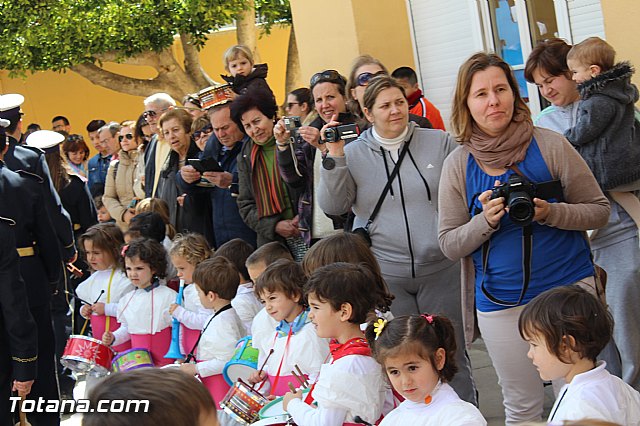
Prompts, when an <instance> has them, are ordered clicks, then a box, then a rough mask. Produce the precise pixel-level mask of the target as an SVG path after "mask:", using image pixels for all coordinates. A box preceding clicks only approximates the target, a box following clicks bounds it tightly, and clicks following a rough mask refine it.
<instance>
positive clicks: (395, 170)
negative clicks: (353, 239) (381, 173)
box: [365, 134, 413, 231]
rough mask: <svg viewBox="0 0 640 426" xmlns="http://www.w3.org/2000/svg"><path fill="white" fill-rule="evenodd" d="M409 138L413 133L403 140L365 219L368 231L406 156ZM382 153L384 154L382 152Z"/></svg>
mask: <svg viewBox="0 0 640 426" xmlns="http://www.w3.org/2000/svg"><path fill="white" fill-rule="evenodd" d="M411 139H413V134H411V137H410V138H409V140H408V141H407V142H405V144H404V146H403V147H402V151H400V155H399V156H398V161H397V162H396V165H395V166H394V167H393V171H392V172H391V175H390V176H389V179H387V184H386V185H385V186H384V189H383V190H382V194H380V198H378V202H377V203H376V206H375V207H374V209H373V212H371V216H369V220H367V225H366V226H365V229H366V230H367V231H369V225H371V224H372V223H373V220H374V219H375V218H376V216H377V215H378V212H379V211H380V208H381V207H382V203H383V202H384V199H385V198H386V197H387V192H389V189H391V184H392V183H393V180H394V179H395V178H396V176H398V173H399V172H400V165H401V164H402V160H403V159H404V157H405V156H406V154H407V151H409V143H411ZM382 155H384V153H383V154H382Z"/></svg>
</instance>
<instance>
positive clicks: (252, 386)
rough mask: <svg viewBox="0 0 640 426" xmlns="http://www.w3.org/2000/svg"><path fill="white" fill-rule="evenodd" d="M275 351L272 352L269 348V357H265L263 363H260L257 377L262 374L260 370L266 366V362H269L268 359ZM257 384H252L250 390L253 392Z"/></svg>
mask: <svg viewBox="0 0 640 426" xmlns="http://www.w3.org/2000/svg"><path fill="white" fill-rule="evenodd" d="M274 352H275V351H274V350H273V348H271V350H270V351H269V355H267V358H265V360H264V362H263V363H262V366H261V367H260V370H258V377H260V374H261V373H262V370H264V366H265V365H267V361H269V358H271V355H272V354H273V353H274ZM256 384H257V383H254V384H253V385H251V389H252V390H253V388H254V387H255V386H256Z"/></svg>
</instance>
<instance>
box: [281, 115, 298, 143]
mask: <svg viewBox="0 0 640 426" xmlns="http://www.w3.org/2000/svg"><path fill="white" fill-rule="evenodd" d="M282 121H283V122H284V128H285V129H287V130H288V131H289V133H290V134H291V139H292V140H293V141H294V142H296V141H298V139H299V138H298V128H300V127H302V122H301V121H300V117H298V116H297V115H292V116H289V117H282Z"/></svg>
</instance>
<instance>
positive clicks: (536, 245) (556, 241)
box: [467, 139, 594, 312]
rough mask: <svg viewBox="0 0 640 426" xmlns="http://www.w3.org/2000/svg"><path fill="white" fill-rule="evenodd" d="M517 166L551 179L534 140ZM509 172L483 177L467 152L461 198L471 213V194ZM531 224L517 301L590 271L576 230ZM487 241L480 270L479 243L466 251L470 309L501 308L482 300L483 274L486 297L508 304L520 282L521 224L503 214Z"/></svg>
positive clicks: (536, 176)
mask: <svg viewBox="0 0 640 426" xmlns="http://www.w3.org/2000/svg"><path fill="white" fill-rule="evenodd" d="M518 169H520V171H521V172H522V174H523V175H524V176H526V177H527V179H529V181H531V182H535V183H541V182H546V181H550V180H553V177H552V176H551V173H550V172H549V169H548V168H547V165H546V163H545V162H544V159H543V158H542V154H541V152H540V149H539V148H538V144H537V143H536V141H535V139H534V140H532V142H531V144H530V145H529V148H528V149H527V154H526V156H525V159H524V160H523V161H522V162H520V163H518ZM514 173H515V172H514V171H513V170H510V169H509V170H507V171H506V172H505V173H504V174H502V175H501V176H489V175H488V174H486V173H485V172H484V171H483V170H482V169H481V168H480V166H479V165H478V164H477V163H476V161H475V158H474V157H473V156H472V155H469V160H468V162H467V199H468V200H473V201H472V202H473V203H474V206H473V209H472V212H471V214H476V213H477V214H482V205H481V203H480V202H479V201H478V200H477V197H474V195H475V194H478V193H481V192H484V191H486V190H487V189H490V188H493V186H494V183H495V181H496V180H499V181H500V182H507V181H508V180H509V176H511V175H512V174H514ZM547 201H549V202H556V200H547ZM505 202H506V200H505ZM478 209H479V210H478ZM532 228H533V229H532V231H533V237H532V238H533V249H532V252H531V253H532V254H531V277H530V281H529V287H528V289H527V292H526V294H525V296H524V298H523V300H522V302H521V304H523V305H524V304H526V303H528V302H529V301H530V300H531V299H533V298H534V297H535V296H537V295H539V294H540V293H542V292H544V291H546V290H548V289H551V288H554V287H558V286H561V285H566V284H572V283H574V282H576V281H579V280H581V279H583V278H586V277H589V276H591V275H593V273H594V272H593V263H592V262H591V255H590V252H589V246H588V244H587V242H586V240H585V238H584V236H583V235H582V233H581V232H579V231H566V230H562V229H557V228H553V227H550V226H546V225H541V224H539V223H537V222H534V223H533V224H532ZM489 241H490V248H489V257H488V260H487V267H486V269H485V270H484V274H483V268H482V247H480V248H478V249H477V250H476V251H474V252H473V254H472V258H473V265H474V268H475V276H476V283H475V286H476V291H475V293H476V308H477V309H478V310H479V311H481V312H492V311H498V310H501V309H506V308H507V307H505V306H501V305H497V304H495V303H493V302H491V301H490V300H488V299H487V297H486V296H485V294H484V293H483V292H482V289H481V284H482V280H483V276H484V287H485V288H486V289H487V291H488V292H489V293H490V294H491V295H492V296H494V297H496V298H498V299H501V300H504V301H508V302H516V301H518V298H519V296H520V292H521V291H522V284H523V271H522V269H523V268H522V257H523V253H522V251H523V249H522V227H521V226H519V225H516V224H514V223H513V222H512V221H511V219H510V218H509V215H508V214H505V215H504V216H503V217H502V218H501V219H500V229H498V231H496V232H495V233H494V234H493V235H492V236H491V239H490V240H489Z"/></svg>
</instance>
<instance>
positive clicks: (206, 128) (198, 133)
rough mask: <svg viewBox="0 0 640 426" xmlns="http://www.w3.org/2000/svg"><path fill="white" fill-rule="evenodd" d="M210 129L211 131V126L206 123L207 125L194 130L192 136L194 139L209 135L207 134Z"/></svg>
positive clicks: (209, 132)
mask: <svg viewBox="0 0 640 426" xmlns="http://www.w3.org/2000/svg"><path fill="white" fill-rule="evenodd" d="M212 131H213V127H211V125H210V124H208V125H206V126H204V127H203V128H202V129H200V130H196V131H195V132H193V138H194V139H200V136H202V135H209V134H211V132H212Z"/></svg>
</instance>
